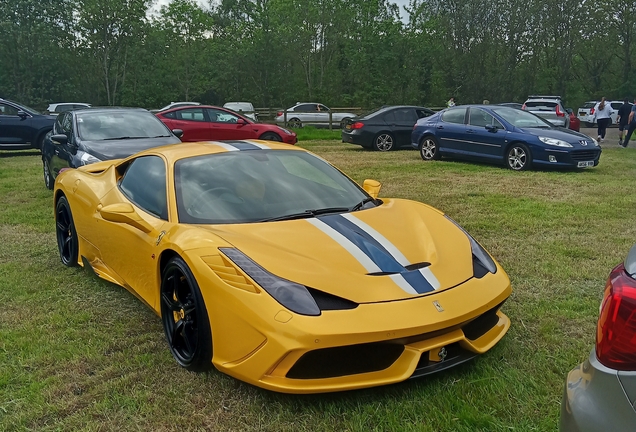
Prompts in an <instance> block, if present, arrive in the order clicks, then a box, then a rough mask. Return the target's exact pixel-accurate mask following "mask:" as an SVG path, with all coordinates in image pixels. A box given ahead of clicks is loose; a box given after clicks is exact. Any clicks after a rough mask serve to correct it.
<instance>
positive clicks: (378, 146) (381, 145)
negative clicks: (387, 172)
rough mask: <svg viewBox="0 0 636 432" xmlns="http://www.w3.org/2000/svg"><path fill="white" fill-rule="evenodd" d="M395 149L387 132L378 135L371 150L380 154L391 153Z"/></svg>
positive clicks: (391, 137)
mask: <svg viewBox="0 0 636 432" xmlns="http://www.w3.org/2000/svg"><path fill="white" fill-rule="evenodd" d="M394 148H395V140H394V139H393V135H391V134H390V133H387V132H382V133H380V134H378V135H377V136H376V137H375V139H374V140H373V149H374V150H377V151H381V152H387V151H391V150H393V149H394Z"/></svg>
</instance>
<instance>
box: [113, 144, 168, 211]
mask: <svg viewBox="0 0 636 432" xmlns="http://www.w3.org/2000/svg"><path fill="white" fill-rule="evenodd" d="M119 187H120V189H121V191H122V193H123V194H124V195H126V197H127V198H128V199H129V200H130V201H132V202H133V203H135V205H137V206H138V207H140V208H142V209H143V210H145V211H147V212H148V213H150V214H152V215H155V216H157V217H158V218H161V219H164V220H168V205H167V200H166V166H165V164H164V162H163V159H161V158H160V157H158V156H144V157H140V158H138V159H135V160H134V161H132V163H131V164H130V165H128V168H127V169H126V172H125V173H124V177H123V178H122V179H121V180H120V182H119Z"/></svg>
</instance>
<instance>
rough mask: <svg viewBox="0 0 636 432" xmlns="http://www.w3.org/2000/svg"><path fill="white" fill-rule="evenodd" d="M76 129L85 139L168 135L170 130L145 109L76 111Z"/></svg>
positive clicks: (96, 139) (102, 139) (101, 139)
mask: <svg viewBox="0 0 636 432" xmlns="http://www.w3.org/2000/svg"><path fill="white" fill-rule="evenodd" d="M77 131H78V133H79V136H80V138H81V139H83V140H85V141H104V140H115V139H124V138H127V139H129V138H155V137H167V136H170V131H169V130H168V129H167V128H166V126H164V124H163V123H161V121H160V120H159V119H158V118H157V117H155V116H154V115H153V114H151V113H149V112H147V111H137V110H135V111H116V110H113V111H97V112H95V111H86V112H81V113H79V112H78V113H77Z"/></svg>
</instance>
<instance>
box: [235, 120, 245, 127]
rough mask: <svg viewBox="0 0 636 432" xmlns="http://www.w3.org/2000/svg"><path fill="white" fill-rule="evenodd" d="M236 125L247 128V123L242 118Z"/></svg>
mask: <svg viewBox="0 0 636 432" xmlns="http://www.w3.org/2000/svg"><path fill="white" fill-rule="evenodd" d="M236 124H237V125H239V126H245V125H246V124H247V122H246V121H245V120H243V119H242V118H240V119H238V120H237V121H236Z"/></svg>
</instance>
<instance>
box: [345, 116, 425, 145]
mask: <svg viewBox="0 0 636 432" xmlns="http://www.w3.org/2000/svg"><path fill="white" fill-rule="evenodd" d="M433 114H435V112H434V111H433V110H431V109H429V108H425V107H419V106H383V107H382V108H379V109H377V110H376V111H373V112H371V113H369V114H367V115H364V116H362V117H356V118H353V119H350V120H348V121H347V122H346V124H345V125H344V128H343V129H342V142H345V143H350V144H358V145H361V146H362V147H365V148H371V149H374V150H378V151H389V150H395V149H396V148H398V147H410V145H411V132H412V131H413V126H414V125H415V122H417V120H418V119H421V118H424V117H428V116H431V115H433Z"/></svg>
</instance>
